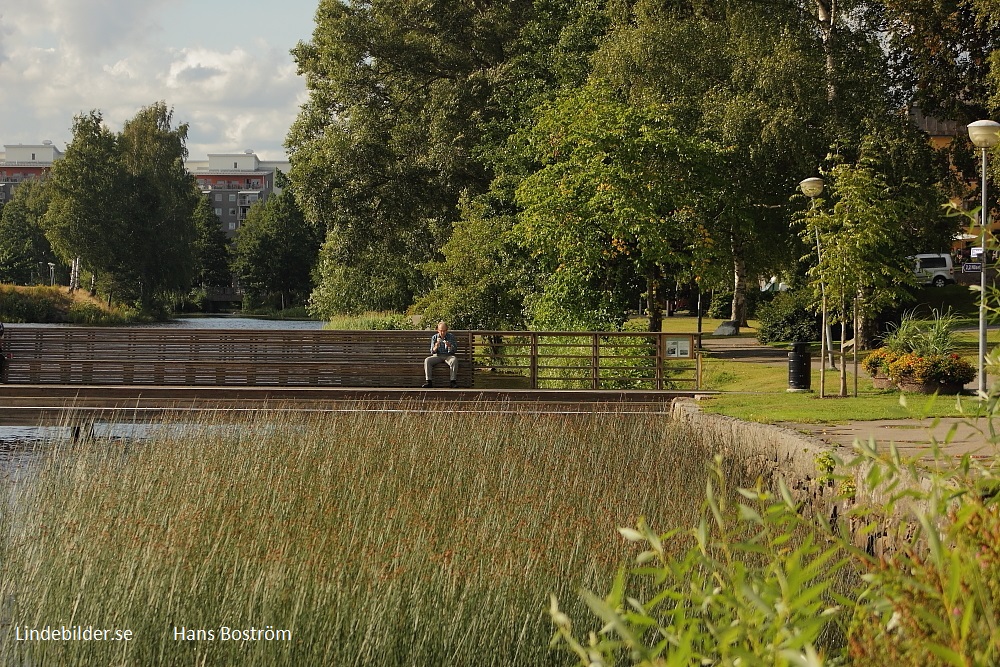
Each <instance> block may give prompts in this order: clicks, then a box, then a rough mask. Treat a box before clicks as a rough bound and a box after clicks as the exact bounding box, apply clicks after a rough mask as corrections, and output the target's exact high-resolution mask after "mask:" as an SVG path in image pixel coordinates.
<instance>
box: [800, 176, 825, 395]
mask: <svg viewBox="0 0 1000 667" xmlns="http://www.w3.org/2000/svg"><path fill="white" fill-rule="evenodd" d="M799 189H801V190H802V194H804V195H805V196H806V197H809V199H810V200H812V205H813V206H815V205H816V197H819V196H820V195H821V194H823V179H822V178H818V177H815V176H814V177H812V178H807V179H805V180H803V181H800V182H799ZM822 260H823V255H822V254H821V253H820V247H819V227H816V261H817V262H821V261H822ZM819 290H820V293H821V294H822V295H823V322H822V325H821V327H820V332H819V397H820V398H825V397H826V344H827V337H826V285H824V284H823V278H822V276H820V279H819Z"/></svg>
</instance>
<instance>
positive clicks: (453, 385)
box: [448, 380, 458, 389]
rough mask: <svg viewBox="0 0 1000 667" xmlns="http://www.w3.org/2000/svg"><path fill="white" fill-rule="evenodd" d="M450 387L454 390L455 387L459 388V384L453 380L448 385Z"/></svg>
mask: <svg viewBox="0 0 1000 667" xmlns="http://www.w3.org/2000/svg"><path fill="white" fill-rule="evenodd" d="M448 386H449V387H451V388H452V389H454V388H455V387H457V386H458V382H456V381H455V380H452V381H451V382H449V383H448Z"/></svg>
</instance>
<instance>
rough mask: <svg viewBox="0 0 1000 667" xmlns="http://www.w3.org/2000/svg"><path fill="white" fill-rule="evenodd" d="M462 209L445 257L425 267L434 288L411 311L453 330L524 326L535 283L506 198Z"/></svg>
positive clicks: (474, 201)
mask: <svg viewBox="0 0 1000 667" xmlns="http://www.w3.org/2000/svg"><path fill="white" fill-rule="evenodd" d="M504 209H507V210H506V211H504ZM462 210H463V216H462V219H461V220H460V221H459V222H457V223H456V224H455V229H454V232H453V233H452V235H451V237H450V238H449V239H448V241H447V243H445V245H444V247H443V248H442V252H443V254H444V257H445V259H444V260H442V261H436V262H430V263H429V264H427V266H426V267H425V269H424V270H425V272H426V273H427V275H428V276H429V277H430V278H431V280H432V281H433V285H434V288H433V289H432V290H431V291H430V292H429V293H428V294H426V295H425V296H424V297H422V298H420V299H419V300H418V301H417V302H416V303H415V304H414V306H413V310H414V311H416V312H418V313H421V314H423V316H424V320H425V321H428V322H435V321H440V320H445V321H447V322H449V323H450V324H451V326H452V327H454V328H456V329H485V330H516V329H521V328H523V327H524V326H525V325H526V324H527V322H526V319H525V312H524V299H525V297H526V296H528V295H530V294H532V293H533V292H534V281H533V272H532V270H531V263H530V262H529V261H528V254H527V252H526V251H525V249H524V248H523V247H522V246H521V245H520V244H519V243H517V241H516V239H515V237H514V235H513V234H512V229H513V226H514V223H515V217H514V215H513V214H512V213H511V211H510V208H509V207H508V206H506V203H505V198H501V197H491V196H490V195H489V194H486V195H482V196H480V197H476V198H475V199H472V200H467V201H465V202H464V203H463V206H462Z"/></svg>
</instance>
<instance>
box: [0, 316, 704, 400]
mask: <svg viewBox="0 0 1000 667" xmlns="http://www.w3.org/2000/svg"><path fill="white" fill-rule="evenodd" d="M453 333H454V334H455V336H456V338H457V341H458V343H459V360H460V362H459V386H461V387H471V386H476V387H490V386H495V387H497V388H519V387H523V388H526V389H549V388H551V389H657V390H659V389H700V388H701V358H700V355H699V353H698V349H699V347H700V339H701V337H700V335H698V334H671V333H646V332H635V333H632V332H595V333H591V332H586V333H581V332H570V331H565V332H553V331H544V332H543V331H530V332H525V331H454V332H453ZM431 334H432V332H430V331H333V330H294V331H288V330H219V329H170V328H139V327H135V328H97V327H33V326H17V327H7V335H6V337H5V339H3V341H2V342H0V350H2V351H3V353H4V354H9V355H11V358H10V359H8V360H7V362H6V363H5V365H4V366H5V368H4V376H5V380H4V381H6V382H11V383H23V384H42V383H53V384H55V383H58V384H163V385H276V386H286V385H287V386H345V387H346V386H350V387H417V386H419V385H420V384H422V383H423V359H424V357H426V356H427V354H428V352H429V341H430V336H431ZM435 374H436V378H435V383H436V386H447V368H446V367H445V366H444V365H443V364H442V365H439V366H437V368H436V369H435Z"/></svg>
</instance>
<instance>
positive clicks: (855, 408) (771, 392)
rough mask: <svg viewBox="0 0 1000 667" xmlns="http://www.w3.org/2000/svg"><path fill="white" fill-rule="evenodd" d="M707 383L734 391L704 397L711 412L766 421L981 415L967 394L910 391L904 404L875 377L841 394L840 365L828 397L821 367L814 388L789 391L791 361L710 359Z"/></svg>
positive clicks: (829, 376)
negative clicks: (822, 387) (823, 393)
mask: <svg viewBox="0 0 1000 667" xmlns="http://www.w3.org/2000/svg"><path fill="white" fill-rule="evenodd" d="M851 368H852V366H851V363H850V361H849V362H848V378H847V391H848V394H851V395H853V390H854V380H853V374H852V373H851V372H850V369H851ZM702 379H703V382H702V388H703V389H711V390H718V391H723V392H730V393H726V394H720V395H717V396H714V397H712V398H710V399H705V400H704V401H703V408H704V409H705V410H706V411H707V412H714V413H718V414H724V415H729V416H730V417H736V418H738V419H743V420H746V421H755V422H763V423H769V424H773V423H778V422H799V423H822V422H850V421H866V420H873V419H907V418H910V417H914V416H918V415H919V416H926V417H964V416H970V415H975V414H976V411H977V410H978V402H977V401H976V399H975V398H974V397H971V396H965V397H963V399H962V407H961V408H959V407H957V406H956V401H955V397H954V396H940V397H937V398H936V399H932V398H931V397H926V396H919V395H918V396H909V397H908V398H907V404H908V407H904V406H902V405H900V400H899V399H900V394H899V392H895V391H882V390H877V389H874V388H873V387H872V385H871V381H870V380H868V379H867V378H865V377H859V378H858V397H857V398H853V397H848V398H839V397H837V394H838V393H839V390H840V377H839V372H838V371H833V370H827V372H826V378H825V379H826V395H827V397H826V398H823V399H821V398H819V393H818V389H819V385H818V383H819V373H818V372H817V371H816V370H814V371H813V375H812V383H813V387H812V390H813V391H812V393H788V392H787V391H786V390H787V389H788V369H787V366H783V365H777V364H765V363H754V362H742V361H730V360H719V359H711V358H709V359H706V360H705V361H704V366H703V371H702Z"/></svg>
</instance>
